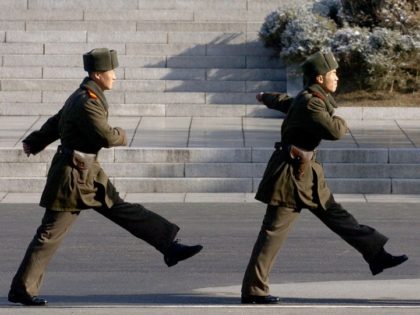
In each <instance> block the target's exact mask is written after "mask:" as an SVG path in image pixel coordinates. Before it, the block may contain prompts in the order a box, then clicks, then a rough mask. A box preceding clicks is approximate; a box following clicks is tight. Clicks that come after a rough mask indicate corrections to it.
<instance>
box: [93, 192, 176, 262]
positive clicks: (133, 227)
mask: <svg viewBox="0 0 420 315" xmlns="http://www.w3.org/2000/svg"><path fill="white" fill-rule="evenodd" d="M95 211H97V212H98V213H100V214H102V215H103V216H105V217H106V218H108V219H109V220H111V221H112V222H114V223H116V224H118V225H119V226H121V227H122V228H124V229H126V230H127V231H129V232H130V233H131V234H133V235H134V236H136V237H138V238H140V239H142V240H144V241H145V242H147V243H148V244H150V245H152V246H154V247H155V248H156V249H157V250H158V251H160V252H161V253H162V254H165V252H166V250H167V249H168V247H169V246H170V245H171V244H172V242H173V241H174V239H175V236H176V234H177V233H178V231H179V227H178V226H177V225H175V224H173V223H171V222H169V221H168V220H166V219H165V218H163V217H162V216H160V215H158V214H156V213H154V212H152V211H150V210H147V209H146V208H145V207H143V206H142V205H140V204H137V203H129V202H124V201H123V200H120V201H118V202H117V203H115V204H114V206H113V207H111V208H109V209H108V208H97V209H95Z"/></svg>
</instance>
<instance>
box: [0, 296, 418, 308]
mask: <svg viewBox="0 0 420 315" xmlns="http://www.w3.org/2000/svg"><path fill="white" fill-rule="evenodd" d="M43 297H45V298H46V299H47V300H48V302H49V303H50V306H53V307H54V306H56V307H62V306H64V305H63V304H65V305H66V306H70V307H71V306H76V305H77V306H80V304H83V305H86V306H92V304H93V305H97V304H102V305H103V304H106V305H120V304H125V305H127V304H128V305H130V304H131V305H134V304H141V305H149V306H150V305H203V306H210V305H240V298H239V296H238V297H227V296H206V295H194V294H140V295H83V296H65V295H46V296H43ZM11 305H17V304H13V303H9V302H8V301H7V299H6V297H2V298H0V308H4V307H10V306H11ZM287 305H301V306H304V305H321V306H322V305H325V306H327V305H348V306H352V305H353V306H354V305H359V306H360V305H361V306H416V307H417V306H420V300H402V299H389V300H387V299H381V300H379V299H377V300H368V299H337V298H324V299H319V298H318V299H312V298H288V297H283V298H281V303H280V304H279V306H287Z"/></svg>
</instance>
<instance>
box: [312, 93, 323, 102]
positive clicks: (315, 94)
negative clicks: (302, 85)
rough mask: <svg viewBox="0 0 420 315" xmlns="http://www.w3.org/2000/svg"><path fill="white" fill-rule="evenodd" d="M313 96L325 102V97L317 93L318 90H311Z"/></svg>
mask: <svg viewBox="0 0 420 315" xmlns="http://www.w3.org/2000/svg"><path fill="white" fill-rule="evenodd" d="M310 93H311V94H312V95H313V96H315V97H317V98H319V99H321V100H322V101H323V102H325V101H326V100H327V99H326V98H325V96H324V95H322V94H320V93H318V92H315V91H311V92H310Z"/></svg>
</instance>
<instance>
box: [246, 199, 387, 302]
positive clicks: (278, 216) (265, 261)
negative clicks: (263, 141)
mask: <svg viewBox="0 0 420 315" xmlns="http://www.w3.org/2000/svg"><path fill="white" fill-rule="evenodd" d="M309 210H310V211H311V212H312V213H313V214H314V215H315V216H316V217H318V219H320V220H321V221H322V222H323V223H324V224H325V225H326V226H327V227H328V228H330V229H331V230H332V231H333V232H335V233H336V234H337V235H338V236H340V237H341V238H342V239H343V240H344V241H346V242H347V243H348V244H350V245H351V246H352V247H354V248H355V249H356V250H357V251H358V252H359V253H361V254H362V255H363V258H364V259H365V260H366V261H367V262H370V261H371V260H372V259H373V257H374V256H375V255H376V254H377V253H379V251H380V250H381V249H382V248H383V246H384V245H385V243H386V242H387V240H388V238H387V237H386V236H384V235H382V234H381V233H379V232H378V231H376V230H375V229H373V228H372V227H369V226H366V225H361V224H359V223H358V222H357V220H356V219H355V218H354V217H353V216H352V215H351V214H350V213H349V212H347V211H346V210H345V209H344V208H343V207H342V206H341V205H340V204H338V203H336V202H335V201H334V199H333V198H332V196H331V198H330V201H329V202H328V204H327V207H326V210H325V209H323V208H321V207H320V208H316V209H309ZM299 213H300V210H297V209H292V208H286V207H278V206H271V205H269V206H267V211H266V214H265V216H264V220H263V223H262V226H261V230H260V232H259V235H258V238H257V241H256V242H255V245H254V248H253V250H252V254H251V258H250V261H249V263H248V266H247V269H246V271H245V275H244V279H243V282H242V295H243V296H248V295H257V296H266V295H269V273H270V270H271V268H272V266H273V264H274V261H275V259H276V256H277V253H278V251H279V249H280V247H281V246H282V244H283V243H284V241H285V240H286V238H287V235H288V233H289V232H290V230H291V228H292V226H293V222H294V221H295V220H296V219H297V218H298V216H299Z"/></svg>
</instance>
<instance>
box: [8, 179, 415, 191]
mask: <svg viewBox="0 0 420 315" xmlns="http://www.w3.org/2000/svg"><path fill="white" fill-rule="evenodd" d="M110 180H111V181H112V182H113V183H114V185H115V186H116V187H117V189H118V190H119V191H122V192H128V193H152V192H157V193H188V192H207V193H214V192H218V193H220V192H223V193H231V192H245V193H246V192H255V190H256V189H257V187H258V184H259V182H260V179H255V178H254V179H253V178H121V177H117V178H112V177H111V178H110ZM45 181H46V179H45V177H19V178H17V177H0V191H2V192H12V193H19V192H20V193H36V192H41V191H42V190H43V188H44V185H45ZM328 186H329V187H330V189H331V191H332V192H333V193H343V194H344V193H346V194H391V193H392V194H419V193H420V179H405V178H394V179H364V178H363V179H360V178H356V179H352V178H331V179H328Z"/></svg>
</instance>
